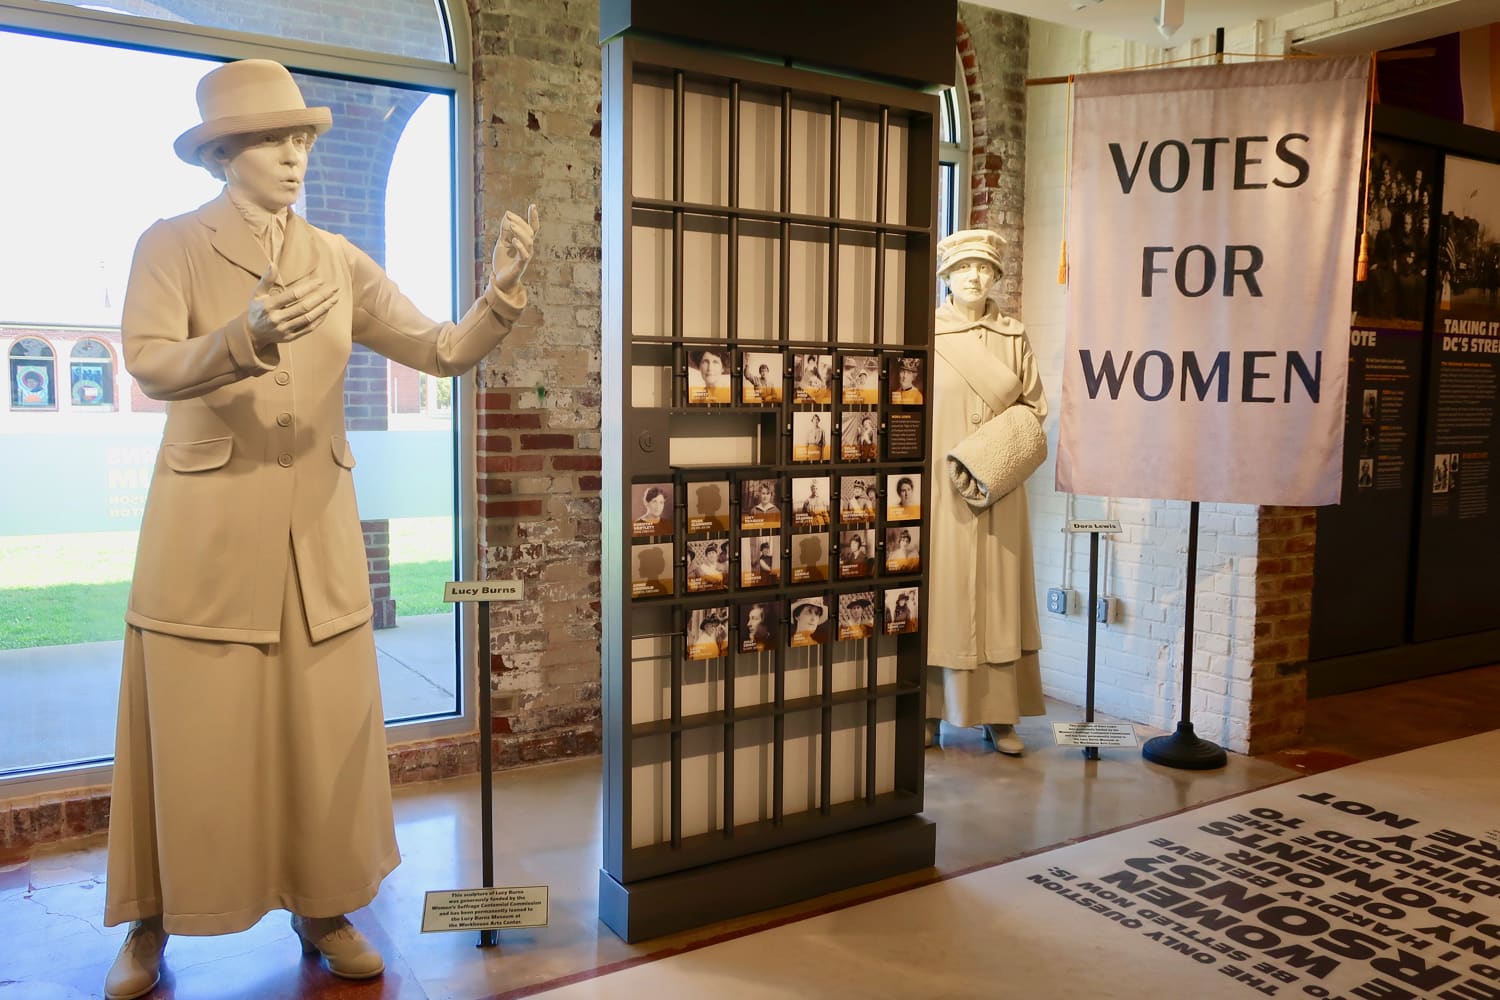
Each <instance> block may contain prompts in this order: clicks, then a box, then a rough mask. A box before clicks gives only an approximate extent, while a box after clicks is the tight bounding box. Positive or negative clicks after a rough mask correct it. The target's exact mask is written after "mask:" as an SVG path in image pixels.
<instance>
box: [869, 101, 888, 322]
mask: <svg viewBox="0 0 1500 1000" xmlns="http://www.w3.org/2000/svg"><path fill="white" fill-rule="evenodd" d="M890 130H891V109H890V108H887V107H882V108H881V109H880V142H879V149H880V152H879V156H880V159H879V162H878V163H877V164H876V165H875V222H876V224H877V225H880V226H884V225H885V199H886V195H887V193H888V189H889V186H890V175H889V173H888V171H887V166H888V164H887V163H886V160H887V158H888V157H889V156H890ZM873 325H874V327H875V329H874V331H873V332H872V333H871V334H870V342H871V343H873V344H880V343H884V341H885V230H884V229H878V230H876V232H875V310H874V318H873Z"/></svg>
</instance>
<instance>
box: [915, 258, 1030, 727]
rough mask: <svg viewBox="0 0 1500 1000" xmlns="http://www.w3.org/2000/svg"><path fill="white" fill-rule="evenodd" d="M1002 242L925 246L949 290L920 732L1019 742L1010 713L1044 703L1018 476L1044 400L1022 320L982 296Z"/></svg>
mask: <svg viewBox="0 0 1500 1000" xmlns="http://www.w3.org/2000/svg"><path fill="white" fill-rule="evenodd" d="M1003 243H1004V240H1002V239H1001V237H1000V236H999V235H998V234H996V233H992V232H989V231H988V230H983V229H966V230H961V231H959V232H956V233H954V234H953V235H951V236H949V237H947V238H946V239H944V240H943V241H942V242H941V243H939V244H938V248H937V254H938V274H939V275H940V276H942V277H944V278H946V279H947V281H948V286H949V289H950V292H951V294H950V296H949V298H948V300H947V301H946V302H945V303H944V304H943V305H942V306H941V307H939V309H938V311H937V340H936V342H935V347H936V350H935V359H934V362H933V378H932V396H931V400H932V402H931V407H932V415H931V420H932V449H933V450H932V455H933V460H934V469H933V473H934V483H933V488H932V502H931V514H930V516H929V518H928V521H929V525H930V527H929V529H928V530H929V531H930V532H931V536H930V543H929V544H930V552H931V567H930V569H931V572H930V573H929V575H928V579H929V581H930V583H929V588H930V593H929V594H928V600H927V608H928V612H927V614H928V621H927V663H928V669H927V741H928V745H932V744H933V743H935V742H936V740H937V736H938V732H939V721H940V720H941V721H943V722H947V723H948V724H949V725H953V726H975V725H982V726H984V730H985V736H986V737H987V738H988V739H989V740H990V741H991V742H992V743H993V744H994V746H995V749H997V750H999V751H1000V752H1001V753H1005V754H1011V755H1019V754H1020V753H1021V751H1022V750H1023V749H1024V745H1023V744H1022V742H1021V738H1020V737H1019V736H1018V735H1016V732H1015V728H1014V726H1015V723H1016V722H1018V721H1019V719H1020V717H1021V716H1023V715H1042V714H1044V712H1045V706H1044V705H1043V702H1042V680H1041V668H1040V665H1039V664H1038V661H1037V651H1038V650H1039V649H1040V648H1041V630H1040V627H1039V626H1038V624H1037V610H1036V584H1035V581H1034V574H1033V572H1032V561H1031V532H1030V526H1029V523H1028V518H1027V512H1026V490H1025V488H1024V485H1023V484H1024V482H1025V479H1026V477H1027V476H1028V475H1030V474H1031V473H1032V472H1034V471H1035V470H1036V468H1037V466H1038V465H1040V464H1041V462H1042V460H1043V459H1044V458H1045V457H1046V453H1047V452H1046V449H1047V441H1046V436H1045V435H1044V434H1043V432H1042V420H1043V418H1044V417H1046V415H1047V401H1046V398H1045V397H1044V396H1043V394H1042V383H1041V378H1040V375H1039V374H1038V372H1037V365H1036V358H1035V356H1034V355H1033V354H1032V353H1031V345H1030V344H1029V343H1028V342H1027V340H1026V333H1025V328H1024V327H1023V326H1022V325H1021V324H1020V323H1019V322H1018V321H1016V320H1014V319H1011V318H1010V317H1008V316H1002V315H1001V314H1000V311H999V309H998V308H997V307H996V305H995V303H994V302H993V301H991V300H990V297H989V291H990V288H991V286H992V285H993V284H994V283H995V281H996V279H997V278H999V277H1000V274H1001V270H1000V248H1001V246H1002V245H1003Z"/></svg>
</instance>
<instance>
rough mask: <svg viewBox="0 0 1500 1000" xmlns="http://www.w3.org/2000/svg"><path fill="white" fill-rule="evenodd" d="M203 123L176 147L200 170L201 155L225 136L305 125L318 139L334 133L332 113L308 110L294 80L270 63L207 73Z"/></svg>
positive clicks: (247, 62) (201, 94)
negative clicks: (323, 135)
mask: <svg viewBox="0 0 1500 1000" xmlns="http://www.w3.org/2000/svg"><path fill="white" fill-rule="evenodd" d="M198 113H199V115H200V116H202V118H203V121H202V122H201V123H199V124H197V125H194V126H193V127H192V128H190V129H188V130H187V131H186V132H184V133H182V135H180V136H178V137H177V140H176V141H175V142H173V143H172V149H173V150H175V151H176V153H177V155H178V156H179V157H180V158H182V159H183V160H185V161H187V162H188V163H191V164H193V165H194V166H202V165H203V164H202V161H201V160H200V159H199V158H198V153H199V152H200V151H201V150H202V149H203V147H204V146H207V145H208V144H209V143H211V142H215V141H217V140H219V139H222V138H224V137H225V136H226V135H242V134H244V133H246V132H259V131H260V130H261V129H279V128H294V127H296V126H299V125H305V126H307V127H309V128H311V129H312V130H313V131H314V132H315V133H317V134H318V135H322V134H323V133H324V132H327V131H328V130H329V129H330V128H332V127H333V112H332V111H330V110H328V109H327V108H310V107H308V106H307V103H306V102H305V101H303V100H302V91H300V90H298V89H297V83H296V81H294V80H293V79H292V74H291V73H289V72H287V68H286V67H285V66H283V65H281V63H278V62H273V61H271V60H270V59H241V60H240V61H238V62H232V63H226V64H225V65H223V66H220V67H218V68H217V69H214V70H211V71H209V72H208V73H207V74H205V75H204V77H203V79H201V80H199V81H198Z"/></svg>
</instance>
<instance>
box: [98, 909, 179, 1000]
mask: <svg viewBox="0 0 1500 1000" xmlns="http://www.w3.org/2000/svg"><path fill="white" fill-rule="evenodd" d="M166 947H167V932H166V931H165V930H164V929H162V925H161V917H148V918H147V919H145V920H137V921H135V922H134V923H133V924H131V925H130V930H129V932H127V933H126V935H125V942H124V943H123V944H121V945H120V953H119V954H118V955H116V956H115V961H114V964H113V965H111V966H110V967H109V974H108V975H106V976H105V977H104V996H105V997H106V998H107V1000H135V998H136V997H143V996H145V995H146V994H147V993H150V992H151V990H152V989H154V988H155V986H156V983H157V981H158V980H160V979H161V953H162V952H163V951H164V950H165V949H166Z"/></svg>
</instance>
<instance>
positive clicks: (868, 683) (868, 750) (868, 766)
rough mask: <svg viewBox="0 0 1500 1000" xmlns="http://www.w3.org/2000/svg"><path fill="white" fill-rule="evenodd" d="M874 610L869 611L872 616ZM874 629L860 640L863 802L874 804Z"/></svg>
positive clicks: (877, 669)
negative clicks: (862, 660) (862, 648)
mask: <svg viewBox="0 0 1500 1000" xmlns="http://www.w3.org/2000/svg"><path fill="white" fill-rule="evenodd" d="M874 612H875V609H874V608H871V609H870V613H871V615H872V616H873V615H874ZM875 635H876V633H875V628H874V625H873V624H872V625H871V628H870V637H869V638H868V639H863V640H861V641H862V642H863V643H864V644H865V695H866V699H865V802H867V803H870V804H874V802H875V726H876V724H877V723H878V722H879V713H878V712H877V711H876V709H877V708H878V707H879V705H878V703H877V702H876V700H875V689H876V688H877V687H878V686H879V685H878V683H877V681H878V680H879V679H880V656H879V654H878V651H877V649H876V647H877V646H878V645H879V643H877V642H876V639H875Z"/></svg>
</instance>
